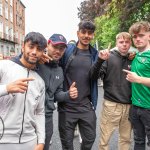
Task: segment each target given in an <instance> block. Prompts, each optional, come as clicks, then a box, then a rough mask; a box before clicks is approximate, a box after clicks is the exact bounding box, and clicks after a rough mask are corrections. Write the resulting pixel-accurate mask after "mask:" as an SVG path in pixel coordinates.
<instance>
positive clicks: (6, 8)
mask: <svg viewBox="0 0 150 150" xmlns="http://www.w3.org/2000/svg"><path fill="white" fill-rule="evenodd" d="M5 18H6V19H8V6H7V5H6V6H5Z"/></svg>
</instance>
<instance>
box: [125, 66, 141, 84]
mask: <svg viewBox="0 0 150 150" xmlns="http://www.w3.org/2000/svg"><path fill="white" fill-rule="evenodd" d="M123 71H124V72H126V73H127V76H126V79H127V80H128V81H130V82H136V83H138V80H139V78H140V76H138V75H137V74H136V73H135V72H131V71H129V70H125V69H123Z"/></svg>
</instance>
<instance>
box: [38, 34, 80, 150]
mask: <svg viewBox="0 0 150 150" xmlns="http://www.w3.org/2000/svg"><path fill="white" fill-rule="evenodd" d="M66 48H67V41H66V39H65V37H64V36H63V35H61V34H53V35H52V36H51V37H50V38H49V40H48V45H47V48H46V49H47V52H46V53H47V55H48V56H49V57H50V58H51V60H49V62H45V63H44V64H40V65H39V66H38V73H39V75H40V76H41V77H42V78H43V80H44V81H45V89H46V92H45V119H46V123H45V129H46V130H45V134H46V139H45V146H44V150H49V144H50V141H51V138H52V134H53V111H54V110H55V105H54V103H55V102H63V101H67V100H70V99H71V100H73V99H75V98H77V96H78V91H77V88H76V87H75V86H76V85H75V82H73V83H72V85H71V86H70V87H69V89H68V91H66V92H63V81H64V76H63V70H62V68H61V67H59V65H58V63H59V60H60V58H61V57H62V56H63V54H64V52H65V49H66Z"/></svg>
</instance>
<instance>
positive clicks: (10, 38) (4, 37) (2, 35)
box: [0, 32, 20, 44]
mask: <svg viewBox="0 0 150 150" xmlns="http://www.w3.org/2000/svg"><path fill="white" fill-rule="evenodd" d="M0 39H2V40H6V41H10V42H14V43H17V44H19V42H20V41H19V39H18V38H16V37H15V35H14V36H11V35H9V34H6V33H2V32H0Z"/></svg>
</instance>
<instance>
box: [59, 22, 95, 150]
mask: <svg viewBox="0 0 150 150" xmlns="http://www.w3.org/2000/svg"><path fill="white" fill-rule="evenodd" d="M94 31H95V25H94V24H93V22H91V21H89V20H83V21H81V22H80V23H79V29H78V31H77V36H78V42H77V44H76V45H75V44H69V45H68V47H67V49H66V51H65V53H64V55H63V58H62V60H61V66H62V68H63V71H64V76H65V79H64V90H65V91H67V90H68V89H69V87H70V85H71V84H72V83H73V82H76V87H77V89H78V98H76V100H75V101H72V100H71V99H70V100H67V101H65V102H61V103H58V112H59V119H58V120H59V133H60V139H61V143H62V149H63V150H73V149H74V148H73V138H74V131H75V127H76V125H77V124H78V125H79V130H80V133H81V138H82V143H81V150H91V148H92V145H93V143H94V141H95V137H96V114H95V109H96V104H97V95H98V87H97V80H91V79H90V76H89V70H90V68H91V66H92V64H93V63H94V61H96V59H97V50H96V49H94V48H93V47H92V46H91V45H90V42H91V40H92V39H93V37H94Z"/></svg>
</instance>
